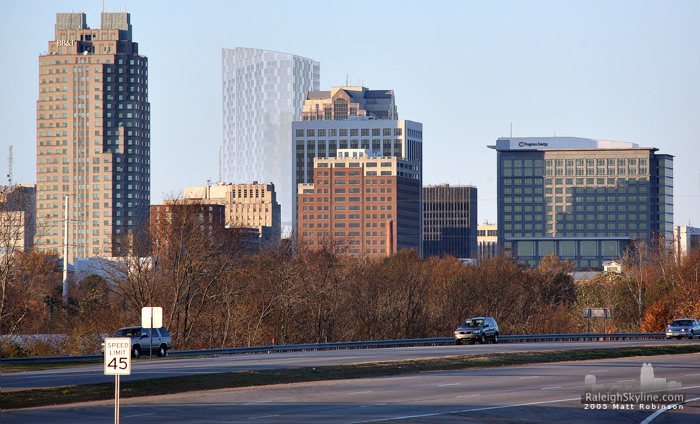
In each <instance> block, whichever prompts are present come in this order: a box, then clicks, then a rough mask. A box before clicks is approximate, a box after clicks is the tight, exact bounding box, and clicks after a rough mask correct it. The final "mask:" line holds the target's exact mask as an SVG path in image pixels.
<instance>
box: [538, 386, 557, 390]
mask: <svg viewBox="0 0 700 424" xmlns="http://www.w3.org/2000/svg"><path fill="white" fill-rule="evenodd" d="M553 389H561V386H554V387H542V389H540V390H553Z"/></svg>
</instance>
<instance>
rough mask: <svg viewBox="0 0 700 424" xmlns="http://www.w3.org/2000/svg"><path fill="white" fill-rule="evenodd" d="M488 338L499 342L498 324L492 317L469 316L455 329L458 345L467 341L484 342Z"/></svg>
mask: <svg viewBox="0 0 700 424" xmlns="http://www.w3.org/2000/svg"><path fill="white" fill-rule="evenodd" d="M488 340H490V341H493V342H494V343H498V324H496V320H495V319H493V318H491V317H476V318H469V319H468V320H466V321H464V323H462V325H460V326H459V328H458V329H456V330H455V344H458V345H460V344H462V342H465V341H466V342H467V343H469V344H471V343H474V342H477V341H478V342H480V343H482V344H484V343H486V341H488Z"/></svg>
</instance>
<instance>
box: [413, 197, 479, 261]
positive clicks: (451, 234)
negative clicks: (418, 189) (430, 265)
mask: <svg viewBox="0 0 700 424" xmlns="http://www.w3.org/2000/svg"><path fill="white" fill-rule="evenodd" d="M476 213H477V210H476V187H471V186H450V185H449V184H438V185H435V186H427V187H423V255H424V256H426V257H428V256H445V255H450V256H454V257H456V258H474V259H476V256H477V254H476V253H477V238H476V237H477V236H476V231H477V224H476Z"/></svg>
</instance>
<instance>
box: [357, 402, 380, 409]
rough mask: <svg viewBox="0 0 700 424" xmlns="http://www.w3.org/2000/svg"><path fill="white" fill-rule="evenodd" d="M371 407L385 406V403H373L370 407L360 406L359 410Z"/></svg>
mask: <svg viewBox="0 0 700 424" xmlns="http://www.w3.org/2000/svg"><path fill="white" fill-rule="evenodd" d="M373 406H386V403H373V404H371V405H360V408H371V407H373Z"/></svg>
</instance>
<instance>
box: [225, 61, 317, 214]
mask: <svg viewBox="0 0 700 424" xmlns="http://www.w3.org/2000/svg"><path fill="white" fill-rule="evenodd" d="M222 67H223V146H222V148H221V152H220V158H219V161H220V162H219V166H220V169H219V180H220V182H230V183H234V184H242V183H249V182H251V181H271V182H273V183H274V184H275V187H276V189H277V200H278V201H279V202H280V204H281V207H282V221H283V222H285V223H287V224H289V223H291V221H292V215H293V214H292V211H293V209H292V203H293V200H292V195H293V193H294V192H295V190H296V189H295V188H294V186H293V184H292V181H291V180H290V178H289V176H290V174H291V173H292V168H291V166H292V161H293V153H292V145H291V144H290V138H289V134H290V132H291V125H292V121H298V120H299V119H301V109H302V106H303V105H304V101H305V99H306V93H307V92H308V91H311V90H318V89H319V84H320V78H321V77H320V72H321V71H320V65H319V63H318V62H316V61H314V60H311V59H307V58H305V57H301V56H296V55H293V54H287V53H279V52H274V51H269V50H262V49H251V48H242V47H237V48H234V49H223V50H222Z"/></svg>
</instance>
